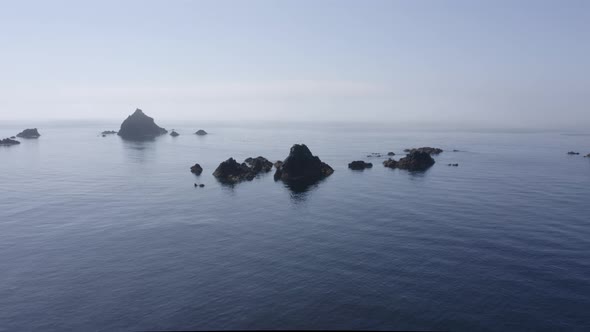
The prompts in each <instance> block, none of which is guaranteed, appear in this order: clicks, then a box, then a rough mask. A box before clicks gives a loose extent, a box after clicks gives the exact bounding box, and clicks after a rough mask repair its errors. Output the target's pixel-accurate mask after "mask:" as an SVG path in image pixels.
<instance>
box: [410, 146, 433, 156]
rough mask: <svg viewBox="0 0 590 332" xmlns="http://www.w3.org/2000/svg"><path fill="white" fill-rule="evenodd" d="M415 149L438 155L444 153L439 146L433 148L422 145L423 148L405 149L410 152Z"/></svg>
mask: <svg viewBox="0 0 590 332" xmlns="http://www.w3.org/2000/svg"><path fill="white" fill-rule="evenodd" d="M413 151H418V152H426V153H428V154H430V155H432V154H434V155H436V154H439V153H442V152H443V150H442V149H439V148H431V147H428V146H425V147H421V148H414V149H405V150H404V152H408V153H411V152H413Z"/></svg>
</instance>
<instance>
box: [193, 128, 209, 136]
mask: <svg viewBox="0 0 590 332" xmlns="http://www.w3.org/2000/svg"><path fill="white" fill-rule="evenodd" d="M195 135H199V136H204V135H207V132H206V131H204V130H203V129H199V130H197V132H196V133H195Z"/></svg>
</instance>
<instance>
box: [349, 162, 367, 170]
mask: <svg viewBox="0 0 590 332" xmlns="http://www.w3.org/2000/svg"><path fill="white" fill-rule="evenodd" d="M371 167H373V164H372V163H366V162H364V161H362V160H356V161H353V162H351V163H349V164H348V168H350V169H352V170H357V171H358V170H364V169H365V168H371Z"/></svg>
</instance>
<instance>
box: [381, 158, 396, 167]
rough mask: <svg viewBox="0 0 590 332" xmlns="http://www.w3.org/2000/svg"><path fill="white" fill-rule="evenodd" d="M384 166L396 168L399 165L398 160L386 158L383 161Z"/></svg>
mask: <svg viewBox="0 0 590 332" xmlns="http://www.w3.org/2000/svg"><path fill="white" fill-rule="evenodd" d="M383 166H385V167H389V168H396V167H397V161H395V160H393V159H391V158H389V159H387V160H385V161H384V162H383Z"/></svg>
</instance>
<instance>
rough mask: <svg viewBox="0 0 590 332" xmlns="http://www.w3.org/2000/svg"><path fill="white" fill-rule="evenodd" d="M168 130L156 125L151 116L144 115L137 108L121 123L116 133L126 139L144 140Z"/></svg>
mask: <svg viewBox="0 0 590 332" xmlns="http://www.w3.org/2000/svg"><path fill="white" fill-rule="evenodd" d="M167 132H168V131H167V130H166V129H164V128H161V127H158V125H156V123H155V122H154V119H153V118H150V117H149V116H147V115H145V114H144V113H143V111H142V110H140V109H139V108H138V109H136V110H135V112H134V113H133V114H131V115H130V116H128V117H127V119H125V121H123V123H122V124H121V129H119V132H118V134H117V135H119V136H121V138H123V139H127V140H146V139H153V138H156V137H157V136H160V135H164V134H166V133H167Z"/></svg>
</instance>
